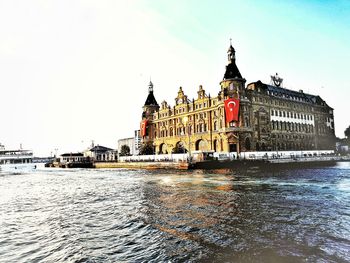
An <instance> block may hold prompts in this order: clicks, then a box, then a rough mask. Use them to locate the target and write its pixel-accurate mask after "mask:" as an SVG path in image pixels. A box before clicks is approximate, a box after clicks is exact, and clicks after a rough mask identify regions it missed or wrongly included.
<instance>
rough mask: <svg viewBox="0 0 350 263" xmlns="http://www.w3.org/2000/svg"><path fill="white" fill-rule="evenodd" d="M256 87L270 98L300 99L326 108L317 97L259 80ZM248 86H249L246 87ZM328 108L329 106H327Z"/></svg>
mask: <svg viewBox="0 0 350 263" xmlns="http://www.w3.org/2000/svg"><path fill="white" fill-rule="evenodd" d="M255 84H256V85H257V86H258V87H261V88H263V89H266V90H267V91H268V92H269V95H270V96H275V97H284V98H286V99H296V98H299V99H302V101H304V102H307V103H312V104H317V105H322V106H328V105H327V103H326V102H325V101H324V100H323V99H322V98H321V97H320V96H318V95H311V94H307V93H304V92H303V91H295V90H290V89H286V88H282V87H276V86H273V85H269V84H265V83H262V82H261V81H260V80H259V81H257V82H255ZM248 86H249V85H248ZM328 107H329V106H328Z"/></svg>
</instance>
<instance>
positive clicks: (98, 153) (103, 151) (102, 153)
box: [84, 145, 118, 162]
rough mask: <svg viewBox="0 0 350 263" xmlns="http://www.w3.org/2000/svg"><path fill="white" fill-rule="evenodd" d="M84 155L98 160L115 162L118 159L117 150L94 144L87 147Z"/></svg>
mask: <svg viewBox="0 0 350 263" xmlns="http://www.w3.org/2000/svg"><path fill="white" fill-rule="evenodd" d="M84 156H85V157H90V158H92V159H93V160H95V161H98V162H115V161H116V160H117V159H118V152H117V151H116V150H114V149H111V148H108V147H105V146H101V145H96V146H93V147H91V148H89V149H87V150H86V151H85V152H84Z"/></svg>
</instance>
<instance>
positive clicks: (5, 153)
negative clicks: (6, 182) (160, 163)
mask: <svg viewBox="0 0 350 263" xmlns="http://www.w3.org/2000/svg"><path fill="white" fill-rule="evenodd" d="M34 169H36V164H35V163H33V152H32V151H31V150H22V149H19V150H7V149H5V147H4V146H3V145H1V144H0V171H1V172H2V173H3V172H5V173H22V172H28V171H32V170H34Z"/></svg>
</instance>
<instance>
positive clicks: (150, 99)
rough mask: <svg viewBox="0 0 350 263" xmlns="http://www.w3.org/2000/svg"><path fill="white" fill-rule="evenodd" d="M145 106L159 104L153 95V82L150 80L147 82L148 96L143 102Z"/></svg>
mask: <svg viewBox="0 0 350 263" xmlns="http://www.w3.org/2000/svg"><path fill="white" fill-rule="evenodd" d="M145 106H159V105H158V103H157V101H156V98H155V97H154V95H153V83H152V81H150V82H149V84H148V96H147V99H146V102H145Z"/></svg>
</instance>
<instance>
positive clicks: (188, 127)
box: [182, 116, 191, 163]
mask: <svg viewBox="0 0 350 263" xmlns="http://www.w3.org/2000/svg"><path fill="white" fill-rule="evenodd" d="M182 120H183V123H184V124H185V127H186V128H187V134H188V163H191V134H190V125H189V123H188V117H187V116H185V117H184V118H183V119H182Z"/></svg>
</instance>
